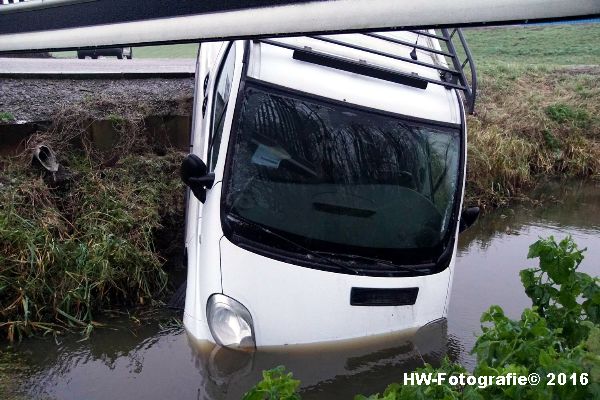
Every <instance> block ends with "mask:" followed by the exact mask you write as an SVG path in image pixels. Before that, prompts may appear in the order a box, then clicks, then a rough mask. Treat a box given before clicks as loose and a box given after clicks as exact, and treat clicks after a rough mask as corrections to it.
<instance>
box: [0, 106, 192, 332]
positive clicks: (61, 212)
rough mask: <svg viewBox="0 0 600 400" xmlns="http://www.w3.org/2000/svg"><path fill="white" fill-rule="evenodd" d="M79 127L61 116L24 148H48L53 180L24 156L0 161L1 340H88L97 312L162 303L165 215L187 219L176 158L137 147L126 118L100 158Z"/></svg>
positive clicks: (75, 119)
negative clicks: (160, 242) (60, 335)
mask: <svg viewBox="0 0 600 400" xmlns="http://www.w3.org/2000/svg"><path fill="white" fill-rule="evenodd" d="M81 117H82V116H81V115H80V114H78V113H76V112H72V113H65V114H64V115H62V116H61V117H60V118H58V120H57V122H56V123H55V125H54V126H53V128H52V130H51V132H50V133H48V132H45V133H40V134H38V135H36V136H34V137H33V138H32V139H31V140H30V147H31V146H32V145H34V144H37V143H40V142H44V143H48V144H51V145H52V147H53V148H54V149H55V151H56V152H57V154H58V155H59V158H60V163H61V166H62V168H61V170H59V172H58V173H56V174H54V175H53V174H50V173H48V172H44V171H42V170H41V169H39V168H35V167H34V166H33V165H32V164H31V162H30V160H31V159H30V158H28V156H27V155H28V154H29V152H25V153H24V155H23V156H22V157H20V158H13V159H4V160H0V171H1V173H0V333H1V334H2V337H4V338H7V339H8V340H9V341H15V340H20V339H21V338H22V337H24V336H30V335H32V334H48V333H57V332H61V331H64V330H76V331H80V332H83V333H84V334H85V335H89V334H90V333H91V331H92V330H93V329H94V327H96V326H98V323H97V322H96V321H97V317H98V316H99V314H100V312H101V311H102V310H103V309H111V308H118V307H122V306H134V305H148V304H157V303H158V302H160V301H161V299H162V298H163V297H164V295H165V293H166V288H167V282H168V279H167V273H166V272H165V270H164V268H163V265H164V262H165V259H164V258H162V257H161V255H160V254H159V250H158V249H156V247H155V244H154V243H155V239H156V235H157V234H158V233H159V232H161V227H162V225H161V222H162V220H163V218H164V217H165V216H166V215H169V214H171V213H177V214H179V215H180V216H181V217H182V216H183V193H184V191H183V187H182V185H181V183H180V182H179V173H178V171H179V165H180V162H181V159H182V154H180V153H178V152H176V151H174V150H170V151H168V152H167V154H166V155H162V156H159V155H157V154H154V153H153V152H152V151H151V150H150V149H151V146H148V145H147V144H144V143H143V140H137V141H136V140H134V138H137V139H139V129H140V127H139V126H138V125H136V123H137V122H136V121H139V120H137V119H135V118H130V116H124V117H123V118H122V119H117V118H115V121H114V123H115V124H121V125H120V126H121V128H122V129H121V128H120V129H119V132H120V133H121V136H122V137H121V138H120V139H119V141H118V143H117V144H116V145H115V147H114V149H112V150H111V151H110V152H104V153H103V152H99V151H97V150H95V149H93V146H90V144H89V142H88V139H87V138H86V137H85V132H86V131H85V129H84V127H85V123H84V122H83V121H85V118H83V119H82V118H81ZM80 128H81V129H80Z"/></svg>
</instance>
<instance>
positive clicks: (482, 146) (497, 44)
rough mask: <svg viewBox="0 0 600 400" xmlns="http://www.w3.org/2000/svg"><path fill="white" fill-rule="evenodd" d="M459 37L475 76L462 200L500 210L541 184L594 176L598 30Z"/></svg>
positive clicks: (598, 141) (598, 158)
mask: <svg viewBox="0 0 600 400" xmlns="http://www.w3.org/2000/svg"><path fill="white" fill-rule="evenodd" d="M465 35H466V37H467V41H468V43H469V46H470V48H471V50H472V52H473V55H474V58H475V62H476V64H477V69H478V74H479V90H478V96H479V97H478V101H477V106H476V115H475V116H470V117H469V118H468V126H469V146H468V157H469V165H468V173H467V180H468V182H467V201H468V202H469V203H472V204H479V205H480V206H484V207H485V206H492V207H493V206H502V205H506V204H507V203H508V202H509V201H510V200H512V199H515V198H523V197H524V193H525V190H527V189H529V188H531V187H532V186H534V185H535V184H536V183H537V182H538V181H539V180H540V179H542V178H549V177H561V178H562V177H566V178H587V177H590V178H596V179H597V178H600V117H598V116H599V115H600V83H598V77H600V65H599V64H600V46H598V43H600V41H594V40H593V39H592V38H600V24H591V25H564V26H537V27H528V28H522V27H518V28H515V27H508V28H492V29H490V28H486V29H469V30H465ZM558 38H560V42H558V41H557V40H558ZM584 38H585V40H584Z"/></svg>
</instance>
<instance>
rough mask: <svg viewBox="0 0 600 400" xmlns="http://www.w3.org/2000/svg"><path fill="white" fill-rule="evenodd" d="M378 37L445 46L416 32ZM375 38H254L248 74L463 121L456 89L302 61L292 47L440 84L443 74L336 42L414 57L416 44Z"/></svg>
mask: <svg viewBox="0 0 600 400" xmlns="http://www.w3.org/2000/svg"><path fill="white" fill-rule="evenodd" d="M378 35H380V37H388V38H392V39H397V40H399V41H403V42H409V43H416V44H418V45H420V46H423V47H427V48H433V49H436V50H441V49H440V46H439V43H438V42H437V40H436V39H433V38H431V37H429V36H425V35H424V34H418V33H416V32H408V31H406V32H404V31H402V32H387V33H380V34H378ZM376 36H377V35H364V34H343V35H327V36H323V37H322V38H325V40H328V39H329V40H333V42H334V43H331V42H327V41H323V40H319V39H318V38H315V37H296V38H279V39H272V40H270V41H253V42H251V47H250V58H249V65H248V76H250V77H252V78H256V79H259V80H261V81H265V82H269V83H272V84H276V85H279V86H284V87H287V88H290V89H294V90H298V91H301V92H305V93H309V94H314V95H318V96H321V97H325V98H331V99H334V100H338V101H343V102H347V103H349V104H354V105H359V106H363V107H368V108H373V109H377V110H383V111H387V112H391V113H396V114H402V115H407V116H411V117H416V118H423V119H427V120H432V121H439V122H445V123H454V124H460V123H461V115H460V114H461V111H460V106H459V99H458V97H457V95H456V91H455V90H450V89H447V88H446V87H444V86H442V85H439V84H431V83H430V84H428V85H427V87H426V88H425V89H422V88H417V87H414V86H412V85H410V84H402V83H396V82H390V81H387V80H383V79H378V78H374V77H372V76H368V75H363V74H360V73H354V72H348V71H347V70H344V69H343V68H342V69H338V68H332V67H326V66H323V65H321V64H318V63H314V62H306V61H300V60H298V59H294V56H293V55H294V49H301V50H302V49H305V50H307V51H309V52H315V53H316V54H324V55H329V56H332V57H334V58H335V59H336V60H339V59H342V60H347V61H350V62H351V63H353V65H356V64H357V63H358V64H359V65H365V66H372V67H375V68H377V69H380V70H381V69H385V70H386V71H392V72H398V73H400V74H402V75H404V76H411V75H412V74H417V75H418V77H424V78H428V79H430V80H433V81H439V82H441V80H440V74H439V72H438V71H437V70H435V69H432V68H428V67H426V66H421V65H415V64H413V63H410V62H406V61H402V60H398V59H394V58H391V57H386V56H383V55H378V54H373V53H371V52H367V51H363V50H360V49H357V48H350V47H347V46H341V45H339V44H337V43H335V42H336V41H337V42H342V43H346V44H350V45H353V46H355V47H363V48H368V49H373V50H376V51H380V52H385V53H391V54H394V55H397V56H400V57H404V58H407V59H408V58H410V53H411V51H412V50H413V47H411V46H407V45H402V44H398V43H393V42H390V41H386V40H381V38H378V37H376ZM282 46H284V47H282ZM286 47H287V48H286ZM416 53H417V57H418V61H420V62H424V63H427V64H432V65H436V66H441V67H447V64H446V60H445V58H444V57H443V56H438V55H436V54H434V53H431V52H429V51H425V50H420V49H416Z"/></svg>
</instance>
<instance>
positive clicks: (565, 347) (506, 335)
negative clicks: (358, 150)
mask: <svg viewBox="0 0 600 400" xmlns="http://www.w3.org/2000/svg"><path fill="white" fill-rule="evenodd" d="M528 258H538V259H539V267H538V268H533V269H525V270H523V271H521V281H522V283H523V286H524V288H525V292H526V293H527V295H528V296H529V298H530V299H531V301H532V304H533V307H532V308H530V309H529V308H528V309H525V310H524V311H523V313H522V315H521V319H519V320H512V319H510V318H508V317H507V316H506V315H504V312H503V310H502V309H501V308H500V307H499V306H497V305H495V306H492V307H490V308H489V310H488V311H486V312H485V313H484V314H483V315H482V317H481V322H482V324H483V325H482V333H481V335H480V336H479V337H478V339H477V342H476V343H475V347H474V348H473V350H472V353H474V354H475V355H476V356H477V364H476V366H475V368H474V370H473V371H472V374H471V373H469V372H468V371H467V370H466V369H465V368H464V367H462V366H461V365H458V364H454V363H451V362H450V361H449V360H448V359H445V360H444V361H443V362H442V365H441V366H440V367H439V368H434V367H432V366H431V365H428V364H426V365H425V366H424V367H423V368H420V369H418V370H416V371H415V372H416V373H423V374H432V376H433V377H436V376H438V374H440V373H445V374H446V375H445V376H446V377H450V376H457V375H459V374H468V375H472V376H474V377H475V378H476V381H477V382H478V385H481V386H482V387H478V385H462V386H461V385H451V384H450V383H448V380H446V381H445V382H444V383H443V384H439V385H438V384H430V385H427V384H422V385H416V384H415V385H400V384H396V383H395V384H391V385H389V386H388V388H387V389H386V390H385V391H384V392H383V393H382V394H379V393H378V394H374V395H371V396H368V397H367V396H363V395H358V396H356V397H355V399H356V400H405V399H406V400H409V399H432V400H433V399H440V400H441V399H443V400H450V399H464V400H487V399H515V400H517V399H556V400H558V399H582V400H583V399H592V398H598V397H599V396H600V279H599V278H592V277H590V276H589V275H587V274H585V273H582V272H578V271H577V269H578V267H579V265H580V263H581V261H582V260H583V250H579V249H578V248H577V245H576V244H575V243H574V242H573V240H572V238H571V237H567V238H565V239H563V240H562V241H560V242H557V241H556V240H555V239H554V238H553V237H550V238H548V239H540V240H538V241H537V242H535V243H534V244H533V245H531V246H530V248H529V254H528ZM532 373H535V374H538V375H539V377H540V378H541V380H540V383H539V384H538V385H530V384H528V385H514V384H513V385H497V384H489V383H488V384H487V385H486V384H485V382H484V381H483V380H482V379H481V377H488V376H492V377H501V376H504V377H507V376H509V374H516V375H517V376H529V375H530V374H532ZM552 374H553V375H552ZM551 376H554V377H555V378H554V381H553V383H554V384H550V382H552V378H551ZM559 376H561V378H559ZM562 377H565V380H564V382H563V381H562ZM559 379H561V380H560V381H559ZM573 379H575V380H573ZM560 382H562V384H560ZM297 387H298V383H297V381H295V380H293V379H292V376H291V374H290V373H288V374H286V373H285V371H284V370H283V367H278V368H277V369H274V370H271V371H267V372H265V374H264V379H263V381H261V382H260V383H259V384H258V385H257V386H256V387H254V388H253V389H252V390H251V391H250V392H248V394H247V396H252V397H248V398H249V399H250V398H251V399H253V400H255V399H261V400H275V399H284V398H285V399H288V398H299V397H290V396H292V395H293V394H294V393H295V394H296V396H299V395H298V393H297ZM292 389H294V391H293V392H291V390H292Z"/></svg>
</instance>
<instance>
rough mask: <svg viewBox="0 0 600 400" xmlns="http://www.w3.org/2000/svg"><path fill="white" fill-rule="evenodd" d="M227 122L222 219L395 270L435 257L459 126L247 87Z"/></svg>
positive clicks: (447, 213) (454, 174)
mask: <svg viewBox="0 0 600 400" xmlns="http://www.w3.org/2000/svg"><path fill="white" fill-rule="evenodd" d="M234 126H235V133H234V136H233V140H234V142H233V143H232V146H233V149H232V152H231V153H230V157H232V159H231V160H230V164H229V165H230V173H229V175H228V181H227V182H226V184H225V187H224V204H223V206H224V212H225V213H226V214H231V215H234V216H236V217H239V218H241V219H243V220H246V221H249V222H251V223H253V224H259V225H261V226H263V227H266V228H268V229H269V230H272V231H273V232H276V233H277V234H278V235H284V236H286V238H289V239H290V240H293V241H294V242H296V243H299V244H301V245H302V246H304V247H305V248H308V249H311V250H318V251H327V252H334V253H335V252H338V253H342V252H343V253H346V254H355V255H362V256H370V257H378V258H385V259H387V260H391V261H393V262H395V263H399V264H400V263H403V262H406V263H410V262H415V257H416V258H417V259H419V260H420V261H424V260H431V259H433V260H435V259H436V257H437V256H439V253H440V252H441V248H442V247H443V246H442V245H443V243H442V241H443V240H444V238H445V237H446V232H447V230H448V228H449V226H450V217H451V215H452V210H453V207H454V198H455V193H456V191H457V185H458V168H459V157H460V151H459V149H460V135H459V130H458V129H454V128H440V127H435V126H429V125H425V124H419V123H414V122H409V121H406V120H402V119H400V118H398V117H394V116H386V115H380V114H375V113H372V112H367V111H362V110H358V109H354V108H351V107H345V106H340V105H334V104H330V103H322V102H320V101H317V100H314V99H312V98H304V97H296V96H295V95H292V94H287V93H283V92H278V91H274V90H271V89H265V88H262V87H253V86H247V88H246V89H245V93H244V95H243V99H242V104H241V109H240V112H239V116H238V120H237V122H236V123H235V125H234ZM233 229H235V227H233ZM241 234H242V235H244V233H243V232H242V233H241ZM245 235H246V236H249V237H248V238H249V239H251V240H267V239H266V237H265V236H261V235H257V234H256V233H254V234H248V233H246V234H245ZM269 245H271V246H277V243H276V241H274V242H273V243H269ZM281 245H282V246H283V245H284V244H283V243H281ZM290 250H295V251H298V249H292V248H290ZM406 255H411V256H410V257H411V259H410V260H403V259H402V257H405V256H406Z"/></svg>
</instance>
